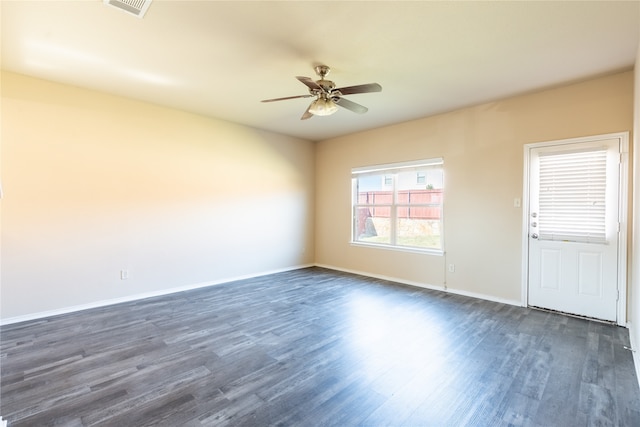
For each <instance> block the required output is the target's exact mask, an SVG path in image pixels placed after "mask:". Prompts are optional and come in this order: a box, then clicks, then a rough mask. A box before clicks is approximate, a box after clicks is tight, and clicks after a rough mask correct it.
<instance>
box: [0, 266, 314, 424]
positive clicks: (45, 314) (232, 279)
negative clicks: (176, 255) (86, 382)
mask: <svg viewBox="0 0 640 427" xmlns="http://www.w3.org/2000/svg"><path fill="white" fill-rule="evenodd" d="M313 266H314V264H303V265H297V266H294V267H287V268H282V269H277V270H270V271H264V272H261V273H256V274H246V275H242V276H235V277H227V278H224V279H220V280H215V281H211V282H202V283H195V284H191V285H185V286H178V287H175V288H169V289H162V290H159V291H153V292H145V293H141V294H134V295H127V296H125V297H120V298H113V299H109V300H102V301H95V302H92V303H88V304H81V305H74V306H70V307H64V308H60V309H56V310H49V311H42V312H38V313H32V314H26V315H23V316H16V317H9V318H7V319H0V326H4V325H10V324H13V323H20V322H26V321H31V320H38V319H43V318H46V317H51V316H59V315H61V314H69V313H75V312H78V311H84V310H90V309H92V308H99V307H106V306H109V305H114V304H121V303H124V302H131V301H138V300H143V299H145V298H153V297H158V296H163V295H169V294H175V293H177V292H184V291H190V290H193V289H200V288H206V287H208V286H216V285H221V284H223V283H229V282H235V281H237V280H244V279H252V278H254V277H261V276H268V275H269V274H276V273H282V272H285V271H292V270H300V269H302V268H309V267H313ZM0 427H2V424H1V423H0Z"/></svg>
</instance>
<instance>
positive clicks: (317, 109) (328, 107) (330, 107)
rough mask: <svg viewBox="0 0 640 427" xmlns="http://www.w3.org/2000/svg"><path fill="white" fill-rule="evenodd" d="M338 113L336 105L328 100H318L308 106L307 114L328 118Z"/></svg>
mask: <svg viewBox="0 0 640 427" xmlns="http://www.w3.org/2000/svg"><path fill="white" fill-rule="evenodd" d="M336 111H338V105H337V104H336V103H335V102H333V101H332V100H330V99H327V98H322V97H320V98H318V99H316V100H315V101H313V102H312V103H311V105H310V106H309V112H310V113H311V114H313V115H314V116H330V115H332V114H333V113H335V112H336Z"/></svg>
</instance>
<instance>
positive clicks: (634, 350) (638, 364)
mask: <svg viewBox="0 0 640 427" xmlns="http://www.w3.org/2000/svg"><path fill="white" fill-rule="evenodd" d="M627 329H628V330H629V344H630V345H631V354H632V355H633V366H634V367H635V368H636V379H637V380H638V386H640V354H639V353H638V344H640V343H638V342H637V340H636V338H635V337H636V334H635V333H636V330H635V328H634V325H633V323H631V322H627Z"/></svg>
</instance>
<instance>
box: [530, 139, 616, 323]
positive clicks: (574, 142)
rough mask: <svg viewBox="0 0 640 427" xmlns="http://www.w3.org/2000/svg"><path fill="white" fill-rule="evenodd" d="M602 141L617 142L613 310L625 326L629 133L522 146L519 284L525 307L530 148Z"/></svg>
mask: <svg viewBox="0 0 640 427" xmlns="http://www.w3.org/2000/svg"><path fill="white" fill-rule="evenodd" d="M603 139H619V141H620V153H621V156H620V176H619V181H620V182H619V187H618V191H619V194H618V201H619V205H618V217H619V222H620V231H619V233H618V267H617V269H618V291H619V292H618V295H619V297H618V304H617V307H616V312H617V313H616V319H617V320H616V323H617V324H618V325H619V326H626V325H627V292H628V288H627V285H628V283H627V223H628V209H627V208H628V202H629V194H628V178H629V132H616V133H608V134H603V135H592V136H585V137H578V138H570V139H561V140H557V141H546V142H534V143H530V144H524V167H523V179H522V186H523V188H522V234H521V235H522V275H521V276H522V277H521V280H522V284H521V298H522V301H521V305H522V306H523V307H527V306H528V305H529V301H528V288H527V286H528V279H529V262H528V259H529V245H528V244H527V243H528V239H529V172H530V171H529V160H530V152H531V150H532V149H533V148H540V147H550V146H561V145H568V144H579V143H586V142H593V141H599V140H603Z"/></svg>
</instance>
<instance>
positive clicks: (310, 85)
mask: <svg viewBox="0 0 640 427" xmlns="http://www.w3.org/2000/svg"><path fill="white" fill-rule="evenodd" d="M296 79H298V80H300V81H301V82H302V83H304V84H305V85H307V87H308V88H309V89H311V90H322V87H320V85H319V84H318V83H316V82H314V81H313V80H311V79H310V78H309V77H302V76H296Z"/></svg>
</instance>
